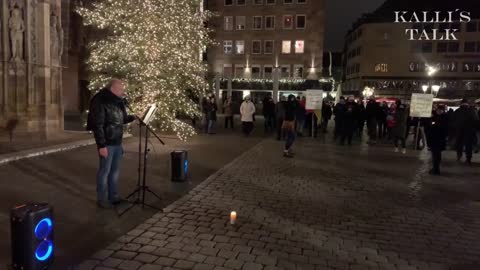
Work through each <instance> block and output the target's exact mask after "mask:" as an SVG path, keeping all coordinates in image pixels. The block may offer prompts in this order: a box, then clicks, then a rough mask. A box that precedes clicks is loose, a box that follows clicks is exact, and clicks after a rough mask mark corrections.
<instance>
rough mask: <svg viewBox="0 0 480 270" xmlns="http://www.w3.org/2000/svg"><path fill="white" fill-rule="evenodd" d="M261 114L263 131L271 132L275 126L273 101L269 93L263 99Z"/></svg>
mask: <svg viewBox="0 0 480 270" xmlns="http://www.w3.org/2000/svg"><path fill="white" fill-rule="evenodd" d="M263 116H264V118H265V133H270V132H273V130H274V128H275V102H274V101H273V98H272V94H270V93H268V95H267V96H266V97H265V98H264V99H263Z"/></svg>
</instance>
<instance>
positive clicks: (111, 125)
mask: <svg viewBox="0 0 480 270" xmlns="http://www.w3.org/2000/svg"><path fill="white" fill-rule="evenodd" d="M91 108H92V111H91V112H90V113H92V117H93V118H92V119H93V124H94V125H93V133H94V135H95V141H96V143H97V147H98V148H103V147H105V146H107V145H121V144H122V138H123V125H125V124H128V123H130V122H132V121H134V120H135V117H134V116H133V115H128V114H127V111H126V109H125V103H124V100H123V99H122V98H119V97H117V96H116V95H114V94H113V93H112V92H111V91H110V90H109V89H106V88H105V89H102V90H101V91H100V92H98V94H96V95H95V96H94V97H93V99H92V107H91Z"/></svg>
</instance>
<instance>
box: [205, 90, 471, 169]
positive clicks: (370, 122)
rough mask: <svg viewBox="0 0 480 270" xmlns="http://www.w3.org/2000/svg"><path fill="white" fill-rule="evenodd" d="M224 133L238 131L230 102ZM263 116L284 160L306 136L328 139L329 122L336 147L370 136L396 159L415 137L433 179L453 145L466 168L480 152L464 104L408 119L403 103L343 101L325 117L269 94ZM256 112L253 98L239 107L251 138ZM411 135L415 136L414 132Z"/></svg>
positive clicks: (213, 110)
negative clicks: (279, 142)
mask: <svg viewBox="0 0 480 270" xmlns="http://www.w3.org/2000/svg"><path fill="white" fill-rule="evenodd" d="M202 104H203V106H202V107H203V112H204V118H205V121H204V123H205V126H204V130H205V132H207V133H209V134H214V133H215V123H216V120H217V110H218V108H217V105H216V99H215V97H214V96H209V97H207V98H206V99H205V100H204V101H203V102H202ZM222 105H223V108H222V109H223V113H224V115H225V128H229V129H233V128H234V108H233V103H232V100H231V98H227V99H225V100H224V101H223V103H222ZM262 105H263V110H262V113H263V116H264V119H265V121H264V132H265V133H266V134H275V137H276V139H277V140H285V149H284V156H285V157H293V151H292V146H293V143H294V141H295V138H296V137H302V136H305V135H308V136H314V137H317V136H318V133H319V132H321V133H324V134H325V133H328V126H329V122H330V121H331V120H332V118H333V120H334V126H335V127H334V134H333V137H334V139H335V142H337V143H338V144H339V145H352V143H353V141H354V139H355V138H361V137H362V136H364V131H365V128H366V131H367V132H366V134H367V136H368V140H367V143H368V144H369V145H372V146H373V145H376V144H378V143H382V144H391V145H392V146H393V148H394V151H395V152H396V153H400V152H401V153H402V154H406V153H407V138H408V137H409V135H410V134H414V136H413V137H414V140H413V144H414V146H415V148H423V147H425V146H426V147H428V149H429V150H430V151H431V152H432V161H433V169H432V170H431V173H432V174H440V162H441V159H442V155H441V154H442V151H444V150H446V149H447V147H448V146H449V145H450V146H451V148H452V149H455V150H456V152H457V159H458V161H461V160H462V158H463V156H464V155H465V157H466V163H467V164H471V162H472V155H473V152H474V151H475V152H478V150H479V148H480V142H479V134H480V133H479V130H480V121H479V118H480V111H479V110H478V108H475V106H474V104H470V103H469V102H468V101H467V100H463V101H462V104H461V106H460V107H459V108H458V109H457V110H456V111H453V109H450V110H449V111H447V110H446V107H445V106H444V105H438V104H435V105H434V107H433V109H432V117H431V118H421V119H419V118H413V117H410V115H409V114H410V108H409V106H408V105H407V104H404V103H402V102H401V101H400V100H396V101H395V102H391V103H387V102H386V101H384V102H377V100H376V99H375V98H374V97H371V98H369V99H368V100H367V101H366V102H365V101H364V100H363V99H357V100H356V99H355V98H354V97H348V98H345V97H340V99H339V102H337V104H335V105H334V104H333V102H331V101H328V100H325V101H324V102H323V106H322V110H321V114H320V115H317V114H319V112H314V111H312V110H307V109H306V98H305V97H295V96H294V95H290V96H288V97H285V96H280V98H279V101H278V102H277V103H275V101H274V99H273V98H272V95H271V94H268V95H267V96H266V97H265V98H264V99H263V102H262ZM256 113H257V110H256V106H255V104H254V103H253V102H252V100H251V97H250V96H247V97H245V99H244V101H243V102H242V104H241V106H240V119H241V123H242V132H243V134H244V135H245V136H250V134H251V133H252V131H253V128H254V122H255V115H256ZM412 130H413V132H412Z"/></svg>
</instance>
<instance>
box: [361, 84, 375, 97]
mask: <svg viewBox="0 0 480 270" xmlns="http://www.w3.org/2000/svg"><path fill="white" fill-rule="evenodd" d="M374 93H375V88H370V87H368V86H365V89H364V90H363V93H362V94H363V96H364V97H366V98H369V97H371V96H373V94H374Z"/></svg>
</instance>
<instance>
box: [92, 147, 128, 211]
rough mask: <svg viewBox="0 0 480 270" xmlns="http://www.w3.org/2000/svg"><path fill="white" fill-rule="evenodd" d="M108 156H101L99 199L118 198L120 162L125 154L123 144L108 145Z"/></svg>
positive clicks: (98, 184) (98, 175)
mask: <svg viewBox="0 0 480 270" xmlns="http://www.w3.org/2000/svg"><path fill="white" fill-rule="evenodd" d="M107 149H108V156H107V157H106V158H103V157H99V158H100V167H99V169H98V172H97V201H103V202H106V201H114V200H116V199H118V191H117V186H118V177H119V175H120V162H121V161H122V156H123V147H122V146H121V145H109V146H107Z"/></svg>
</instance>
